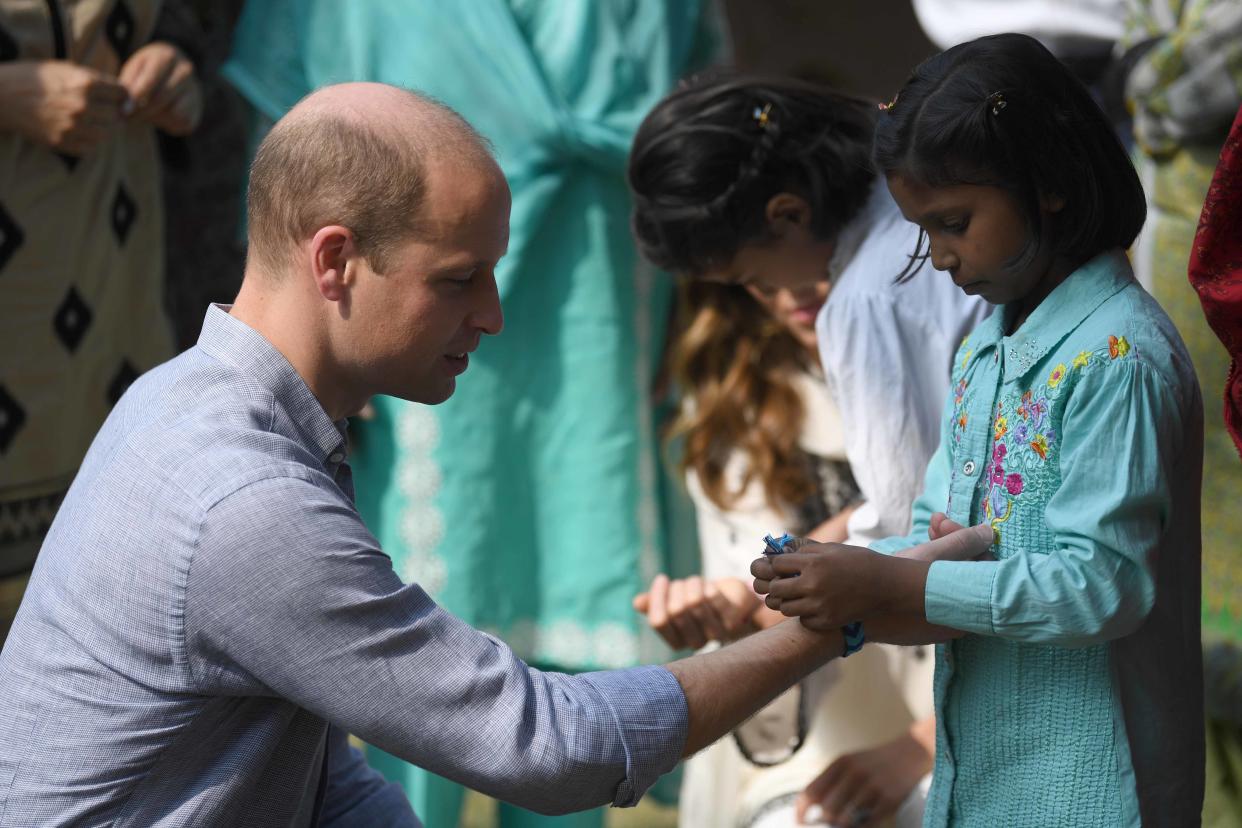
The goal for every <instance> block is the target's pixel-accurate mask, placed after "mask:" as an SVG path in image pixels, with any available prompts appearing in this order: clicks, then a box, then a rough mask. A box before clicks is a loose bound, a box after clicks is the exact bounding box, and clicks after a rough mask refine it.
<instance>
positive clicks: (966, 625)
mask: <svg viewBox="0 0 1242 828" xmlns="http://www.w3.org/2000/svg"><path fill="white" fill-rule="evenodd" d="M997 566H998V564H997V562H996V561H936V562H935V563H933V564H932V565H931V567H929V568H928V570H927V585H926V587H925V589H924V591H923V612H924V614H925V615H926V617H927V620H928V621H929V622H930V623H932V624H940V625H941V626H944V627H952V628H953V629H955V630H963V631H965V632H972V633H979V634H981V635H995V634H996V630H995V627H994V625H993V623H992V587H993V584H994V582H995V581H996V569H997Z"/></svg>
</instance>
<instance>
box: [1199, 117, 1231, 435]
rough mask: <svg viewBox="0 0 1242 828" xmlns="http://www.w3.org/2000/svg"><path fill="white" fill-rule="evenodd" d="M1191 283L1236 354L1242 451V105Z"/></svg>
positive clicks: (1203, 218)
mask: <svg viewBox="0 0 1242 828" xmlns="http://www.w3.org/2000/svg"><path fill="white" fill-rule="evenodd" d="M1190 284H1191V285H1193V286H1194V289H1195V290H1196V291H1198V293H1199V301H1200V302H1201V303H1202V304H1203V314H1204V316H1206V317H1207V321H1208V324H1209V325H1210V326H1211V327H1212V330H1213V331H1215V332H1216V335H1217V336H1218V337H1220V341H1221V342H1223V343H1225V348H1226V349H1227V350H1228V351H1229V355H1230V356H1231V357H1232V358H1233V364H1232V365H1231V366H1230V368H1229V378H1228V379H1227V380H1226V382H1225V427H1226V428H1228V429H1229V434H1230V435H1231V436H1232V437H1233V442H1234V444H1235V445H1236V446H1237V447H1238V454H1239V455H1240V456H1242V109H1239V110H1238V116H1237V118H1235V119H1234V122H1233V128H1232V129H1231V130H1230V131H1229V138H1228V139H1226V141H1225V146H1224V149H1222V150H1221V153H1220V164H1219V165H1218V166H1217V167H1216V174H1215V175H1214V176H1213V177H1212V186H1211V187H1210V188H1209V189H1208V195H1207V200H1206V201H1205V202H1204V203H1203V212H1202V213H1201V214H1200V216H1199V229H1198V231H1197V232H1196V233H1195V243H1194V247H1192V248H1191V251H1190Z"/></svg>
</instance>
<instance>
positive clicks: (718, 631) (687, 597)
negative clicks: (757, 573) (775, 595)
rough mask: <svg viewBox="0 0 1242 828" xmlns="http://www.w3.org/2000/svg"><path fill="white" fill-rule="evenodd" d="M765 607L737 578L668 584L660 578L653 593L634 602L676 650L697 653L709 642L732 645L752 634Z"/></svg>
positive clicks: (637, 608) (696, 577)
mask: <svg viewBox="0 0 1242 828" xmlns="http://www.w3.org/2000/svg"><path fill="white" fill-rule="evenodd" d="M761 607H762V604H761V602H760V600H759V598H758V597H757V596H756V595H755V594H754V593H753V592H751V590H750V587H748V586H747V585H746V583H745V582H744V581H742V580H740V579H738V578H721V579H719V580H716V581H704V580H703V579H702V578H700V577H699V576H698V575H694V576H692V577H690V578H684V579H681V580H675V581H672V580H669V578H668V576H667V575H657V576H656V577H655V579H654V580H653V581H652V582H651V589H650V590H649V591H647V592H644V593H642V594H640V595H638V596H636V597H635V598H634V609H635V610H636V611H638V612H641V613H643V614H644V615H646V616H647V623H649V624H650V625H651V628H652V629H653V630H655V631H656V632H657V633H659V635H660V637H661V638H663V639H664V640H665V642H667V643H668V645H669V646H670V647H672V648H673V649H674V650H680V649H684V648H690V649H694V650H697V649H698V648H699V647H702V646H703V645H704V644H706V643H707V642H708V641H721V642H724V641H731V640H733V639H735V638H739V637H740V636H742V635H745V634H747V633H750V632H753V630H754V627H753V626H752V625H751V623H750V622H751V618H752V617H753V616H754V615H755V614H756V612H757V611H758V610H759V609H760V608H761Z"/></svg>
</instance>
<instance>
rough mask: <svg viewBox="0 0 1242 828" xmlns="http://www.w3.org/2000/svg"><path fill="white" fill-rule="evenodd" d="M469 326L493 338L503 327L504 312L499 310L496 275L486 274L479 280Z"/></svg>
mask: <svg viewBox="0 0 1242 828" xmlns="http://www.w3.org/2000/svg"><path fill="white" fill-rule="evenodd" d="M469 322H470V325H471V326H472V327H474V328H476V329H478V330H480V331H482V332H483V333H485V334H491V335H492V336H495V335H496V334H498V333H500V331H501V330H502V329H503V328H504V326H505V315H504V311H502V310H501V308H500V290H499V288H497V286H496V274H494V273H491V274H488V276H487V278H486V279H480V280H479V287H478V296H477V297H476V300H475V307H474V310H473V312H472V313H471V314H470V319H469Z"/></svg>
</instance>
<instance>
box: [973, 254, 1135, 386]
mask: <svg viewBox="0 0 1242 828" xmlns="http://www.w3.org/2000/svg"><path fill="white" fill-rule="evenodd" d="M1133 281H1134V272H1133V270H1131V268H1130V262H1129V260H1128V259H1127V258H1126V254H1125V252H1124V251H1121V250H1110V251H1107V252H1105V253H1101V254H1100V255H1098V256H1096V257H1095V258H1093V259H1091V260H1090V261H1088V262H1087V263H1086V264H1084V265H1083V266H1082V267H1080V268H1078V269H1077V270H1075V271H1074V272H1073V273H1071V274H1070V275H1069V277H1068V278H1067V279H1066V280H1065V281H1063V282H1062V283H1061V284H1059V285H1057V286H1056V288H1054V289H1053V291H1052V293H1049V294H1048V296H1047V297H1046V298H1045V299H1044V301H1042V302H1040V303H1039V307H1037V308H1035V310H1033V311H1031V315H1030V316H1028V317H1027V318H1026V321H1025V322H1023V323H1022V327H1021V328H1020V329H1019V330H1018V332H1017V333H1015V334H1013V335H1012V336H1005V335H1004V332H1005V330H1006V328H1007V327H1008V326H1009V324H1010V322H1011V321H1012V320H1013V314H1014V313H1016V312H1017V309H1016V307H1015V306H1014V305H1006V306H1004V307H1003V308H1001V309H1000V311H999V312H997V313H994V314H992V315H991V316H990V317H988V318H987V319H986V320H985V321H984V322H983V324H982V325H980V326H979V328H978V329H977V330H976V332H975V335H974V336H973V337H972V339H973V340H974V348H975V352H976V353H979V352H981V351H983V350H984V349H985V348H987V347H989V346H992V345H999V347H1001V348H1003V349H1004V353H1005V374H1004V378H1003V380H1004V381H1005V382H1010V381H1011V380H1015V379H1018V378H1020V377H1021V376H1023V375H1024V374H1026V373H1027V372H1028V371H1030V370H1031V369H1032V368H1034V367H1035V366H1036V365H1037V364H1038V363H1039V362H1040V361H1041V360H1042V359H1043V358H1044V357H1045V356H1047V355H1048V352H1049V351H1051V350H1052V349H1053V348H1054V347H1056V346H1057V345H1058V344H1059V343H1060V342H1061V341H1062V340H1063V339H1065V337H1066V336H1067V335H1068V334H1069V333H1070V332H1071V331H1073V330H1074V329H1075V328H1077V327H1078V326H1079V325H1081V324H1082V322H1083V320H1084V319H1086V318H1087V317H1088V316H1090V315H1091V314H1092V313H1093V312H1094V311H1095V309H1096V308H1098V307H1099V306H1100V305H1101V304H1103V303H1104V300H1106V299H1108V298H1109V297H1110V296H1112V295H1114V294H1115V293H1117V292H1118V291H1119V290H1121V289H1122V288H1124V287H1125V286H1126V285H1128V284H1130V283H1131V282H1133Z"/></svg>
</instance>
